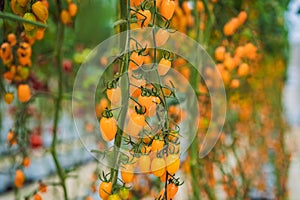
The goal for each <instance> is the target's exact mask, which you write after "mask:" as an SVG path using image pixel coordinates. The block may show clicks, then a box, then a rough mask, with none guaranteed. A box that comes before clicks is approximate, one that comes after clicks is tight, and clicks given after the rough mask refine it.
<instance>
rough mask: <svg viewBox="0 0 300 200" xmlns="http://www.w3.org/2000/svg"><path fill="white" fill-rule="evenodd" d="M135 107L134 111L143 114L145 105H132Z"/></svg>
mask: <svg viewBox="0 0 300 200" xmlns="http://www.w3.org/2000/svg"><path fill="white" fill-rule="evenodd" d="M134 109H135V112H136V113H137V114H138V115H144V114H145V113H146V107H145V106H141V105H139V106H135V107H134Z"/></svg>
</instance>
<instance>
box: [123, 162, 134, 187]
mask: <svg viewBox="0 0 300 200" xmlns="http://www.w3.org/2000/svg"><path fill="white" fill-rule="evenodd" d="M133 176H134V174H133V166H132V165H130V164H126V165H122V167H121V177H122V181H123V182H124V183H131V182H132V180H133Z"/></svg>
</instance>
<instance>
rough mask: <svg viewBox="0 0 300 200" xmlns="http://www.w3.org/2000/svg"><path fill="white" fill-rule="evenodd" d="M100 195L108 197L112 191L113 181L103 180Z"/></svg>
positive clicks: (104, 197) (103, 197)
mask: <svg viewBox="0 0 300 200" xmlns="http://www.w3.org/2000/svg"><path fill="white" fill-rule="evenodd" d="M98 192H99V196H100V197H101V198H102V199H108V197H109V196H110V194H111V192H112V182H102V183H100V186H99V191H98Z"/></svg>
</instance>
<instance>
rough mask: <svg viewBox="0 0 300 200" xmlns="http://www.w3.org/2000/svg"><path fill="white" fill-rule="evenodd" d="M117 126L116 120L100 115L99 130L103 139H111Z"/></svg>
mask: <svg viewBox="0 0 300 200" xmlns="http://www.w3.org/2000/svg"><path fill="white" fill-rule="evenodd" d="M117 130H118V126H117V121H116V120H115V118H113V117H108V118H107V117H102V118H101V119H100V131H101V134H102V138H103V139H104V140H105V141H108V142H109V141H112V140H113V139H114V138H115V136H116V133H117Z"/></svg>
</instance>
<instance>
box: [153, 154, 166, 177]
mask: <svg viewBox="0 0 300 200" xmlns="http://www.w3.org/2000/svg"><path fill="white" fill-rule="evenodd" d="M165 167H166V162H165V160H164V159H163V158H158V157H155V158H154V159H153V160H152V162H151V172H152V174H153V175H154V176H156V177H160V176H162V175H163V174H164V173H165V171H166V169H165Z"/></svg>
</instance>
